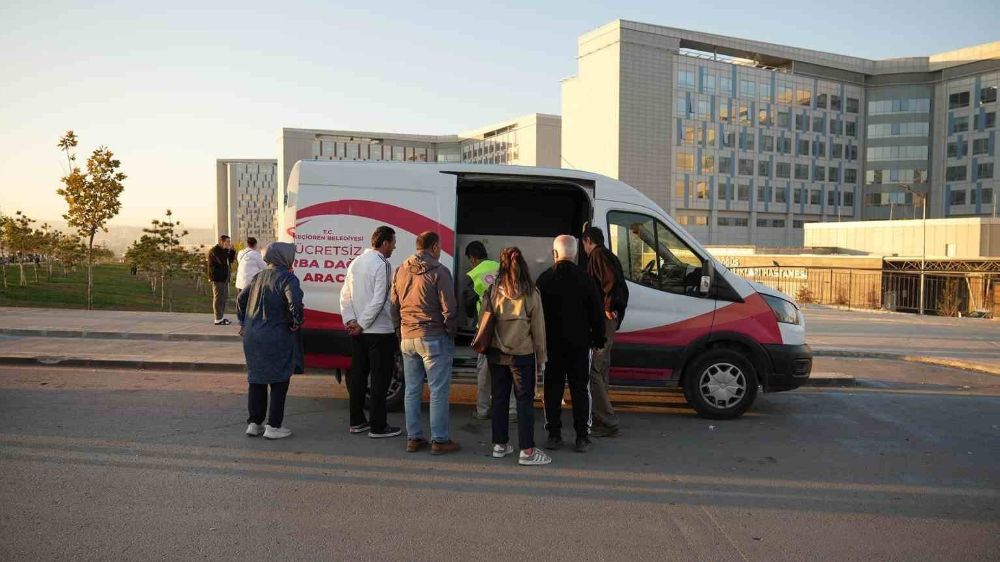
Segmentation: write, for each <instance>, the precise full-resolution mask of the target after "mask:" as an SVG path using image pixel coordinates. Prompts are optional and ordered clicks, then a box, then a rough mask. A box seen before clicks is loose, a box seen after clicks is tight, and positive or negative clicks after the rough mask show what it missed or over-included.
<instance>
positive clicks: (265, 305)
mask: <svg viewBox="0 0 1000 562" xmlns="http://www.w3.org/2000/svg"><path fill="white" fill-rule="evenodd" d="M294 260H295V245H294V244H287V243H284V242H275V243H273V244H271V245H269V246H268V247H267V250H266V251H265V254H264V261H265V262H267V263H268V264H269V267H268V268H267V269H265V270H264V271H262V272H260V273H259V274H258V275H257V276H256V277H254V278H253V280H252V281H251V282H250V285H249V286H247V287H246V288H245V290H243V291H240V294H239V296H238V297H237V298H236V318H237V320H239V323H240V336H242V337H243V354H244V355H245V356H246V360H247V379H248V382H249V383H250V388H249V391H248V396H247V409H248V410H249V411H250V417H249V419H247V423H248V424H249V425H247V431H246V433H247V435H249V436H251V437H256V436H258V435H261V434H263V435H264V439H282V438H285V437H288V436H290V435H291V434H292V431H291V430H290V429H288V428H287V427H283V426H282V425H281V424H282V421H283V419H284V417H285V397H286V396H287V395H288V382H289V380H290V379H291V377H292V374H293V373H296V374H300V373H302V372H303V366H304V362H303V353H302V339H301V332H300V331H299V328H300V327H301V326H302V320H303V308H302V289H301V288H300V287H299V279H298V277H296V276H295V274H294V273H292V272H291V271H290V269H291V267H292V262H293V261H294ZM268 386H270V387H271V408H270V411H268V404H267V402H268V400H267V399H268V396H267V390H268ZM265 411H267V414H268V416H267V425H262V424H263V423H264V413H265Z"/></svg>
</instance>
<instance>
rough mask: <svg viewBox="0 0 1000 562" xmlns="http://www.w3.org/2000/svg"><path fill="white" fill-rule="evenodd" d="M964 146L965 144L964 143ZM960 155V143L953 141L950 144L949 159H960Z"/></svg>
mask: <svg viewBox="0 0 1000 562" xmlns="http://www.w3.org/2000/svg"><path fill="white" fill-rule="evenodd" d="M963 144H964V142H963ZM959 154H960V152H959V150H958V141H952V142H949V143H948V158H958V155H959Z"/></svg>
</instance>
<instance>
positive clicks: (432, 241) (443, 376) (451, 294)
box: [390, 232, 460, 455]
mask: <svg viewBox="0 0 1000 562" xmlns="http://www.w3.org/2000/svg"><path fill="white" fill-rule="evenodd" d="M440 258H441V239H440V237H439V236H438V234H437V233H436V232H424V233H423V234H421V235H420V236H418V237H417V253H416V254H414V255H412V256H410V258H408V259H407V260H406V261H405V262H403V265H401V266H399V269H397V270H396V275H395V277H394V279H393V284H392V293H391V297H390V298H391V307H390V313H391V314H392V320H393V323H394V324H395V325H396V327H397V328H398V329H399V330H400V337H401V341H400V350H401V351H402V353H403V377H404V378H405V380H406V393H405V395H404V398H403V405H404V407H405V409H406V433H407V440H406V450H407V452H410V453H415V452H417V451H419V450H420V449H422V448H423V447H425V446H426V445H427V440H426V439H424V437H423V429H422V427H421V419H420V401H421V398H422V397H423V393H424V378H425V377H426V378H427V386H428V387H429V388H430V391H431V405H430V409H431V453H432V454H435V455H441V454H445V453H452V452H454V451H457V450H458V449H459V448H460V447H459V445H458V443H456V442H454V441H452V440H451V438H450V436H449V434H448V417H449V412H448V399H449V393H450V389H451V363H452V358H453V357H454V355H455V344H454V341H453V338H454V337H455V330H456V329H457V328H458V303H457V301H456V300H455V284H454V282H453V281H452V277H451V272H450V271H448V268H447V267H445V266H443V265H441V263H440V262H439V261H438V260H439V259H440Z"/></svg>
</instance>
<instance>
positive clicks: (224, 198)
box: [215, 159, 278, 245]
mask: <svg viewBox="0 0 1000 562" xmlns="http://www.w3.org/2000/svg"><path fill="white" fill-rule="evenodd" d="M277 170H278V161H277V160H253V159H242V160H237V159H234V160H216V162H215V178H216V181H215V197H216V202H215V210H216V219H215V235H216V238H218V236H219V235H220V234H228V235H229V236H230V237H232V239H233V242H237V243H239V242H241V241H244V240H246V238H247V237H248V236H253V237H254V238H256V239H257V241H258V242H259V243H260V244H261V245H264V244H268V243H270V242H273V241H274V240H276V239H277V238H276V236H275V234H276V233H277V224H278V223H277V219H278V214H277V211H278V197H277V195H278V182H277Z"/></svg>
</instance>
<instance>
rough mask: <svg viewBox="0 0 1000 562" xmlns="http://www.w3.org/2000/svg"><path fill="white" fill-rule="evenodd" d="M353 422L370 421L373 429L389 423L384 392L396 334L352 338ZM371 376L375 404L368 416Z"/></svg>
mask: <svg viewBox="0 0 1000 562" xmlns="http://www.w3.org/2000/svg"><path fill="white" fill-rule="evenodd" d="M351 343H352V351H351V381H350V384H349V385H348V387H347V391H348V393H349V394H350V395H351V425H362V424H364V423H370V424H371V428H372V431H373V432H375V433H378V432H381V431H382V430H384V429H385V426H386V409H385V393H386V392H387V391H388V390H389V381H391V380H392V370H393V367H394V365H395V363H396V351H397V350H398V349H399V341H398V340H397V339H396V334H361V335H360V336H355V337H353V338H351ZM369 378H371V400H372V407H371V412H369V416H370V417H369V419H368V420H366V419H365V391H367V390H368V381H369Z"/></svg>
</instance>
